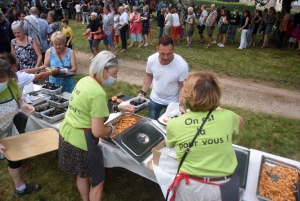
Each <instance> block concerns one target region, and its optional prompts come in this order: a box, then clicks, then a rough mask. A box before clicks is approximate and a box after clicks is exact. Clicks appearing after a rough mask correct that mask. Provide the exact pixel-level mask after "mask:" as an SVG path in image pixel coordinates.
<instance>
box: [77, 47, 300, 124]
mask: <svg viewBox="0 0 300 201" xmlns="http://www.w3.org/2000/svg"><path fill="white" fill-rule="evenodd" d="M90 56H91V54H87V53H83V52H76V57H77V64H78V71H77V73H82V74H88V69H89V65H90V60H89V59H88V58H89V57H90ZM121 66H122V67H121V68H120V69H119V73H118V79H119V80H122V81H126V82H129V83H131V84H136V85H142V84H143V78H144V76H145V67H146V62H144V61H129V60H121ZM219 80H220V82H221V84H222V98H221V103H222V104H224V105H229V106H235V107H240V108H245V109H249V110H252V111H259V112H264V113H267V114H275V115H280V116H284V117H290V118H296V119H300V92H299V91H290V90H286V89H277V88H273V87H270V86H266V85H263V84H257V83H254V82H253V81H249V80H243V79H235V78H224V77H219Z"/></svg>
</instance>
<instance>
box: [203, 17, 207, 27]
mask: <svg viewBox="0 0 300 201" xmlns="http://www.w3.org/2000/svg"><path fill="white" fill-rule="evenodd" d="M206 19H207V16H205V17H204V19H203V23H202V25H204V23H205V22H206Z"/></svg>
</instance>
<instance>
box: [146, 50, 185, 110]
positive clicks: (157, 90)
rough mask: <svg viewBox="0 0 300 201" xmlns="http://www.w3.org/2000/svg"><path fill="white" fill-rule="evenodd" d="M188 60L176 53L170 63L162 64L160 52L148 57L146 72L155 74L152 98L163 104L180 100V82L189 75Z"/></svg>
mask: <svg viewBox="0 0 300 201" xmlns="http://www.w3.org/2000/svg"><path fill="white" fill-rule="evenodd" d="M188 71H189V67H188V64H187V62H186V61H185V60H184V59H183V58H182V57H181V56H179V55H178V54H175V53H174V59H173V61H172V62H171V63H170V64H168V65H161V64H160V62H159V60H158V53H155V54H153V55H151V56H150V57H148V61H147V66H146V72H147V73H150V74H152V75H153V80H152V91H151V94H150V98H151V99H152V100H153V101H154V102H156V103H158V104H162V105H168V104H169V103H171V102H177V101H178V100H179V89H180V86H179V82H183V81H184V80H185V79H186V77H187V75H188Z"/></svg>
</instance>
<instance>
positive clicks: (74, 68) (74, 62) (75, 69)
mask: <svg viewBox="0 0 300 201" xmlns="http://www.w3.org/2000/svg"><path fill="white" fill-rule="evenodd" d="M71 67H72V68H71V69H70V70H69V72H74V73H75V72H76V71H77V63H76V57H75V53H74V51H73V50H71Z"/></svg>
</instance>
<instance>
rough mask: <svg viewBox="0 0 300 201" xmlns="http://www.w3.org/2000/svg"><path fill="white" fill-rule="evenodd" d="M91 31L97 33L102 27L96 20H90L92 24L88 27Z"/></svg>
mask: <svg viewBox="0 0 300 201" xmlns="http://www.w3.org/2000/svg"><path fill="white" fill-rule="evenodd" d="M88 27H89V28H90V29H91V32H95V31H97V30H98V28H99V27H101V25H100V22H99V21H98V20H97V19H96V20H90V24H89V26H88Z"/></svg>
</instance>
